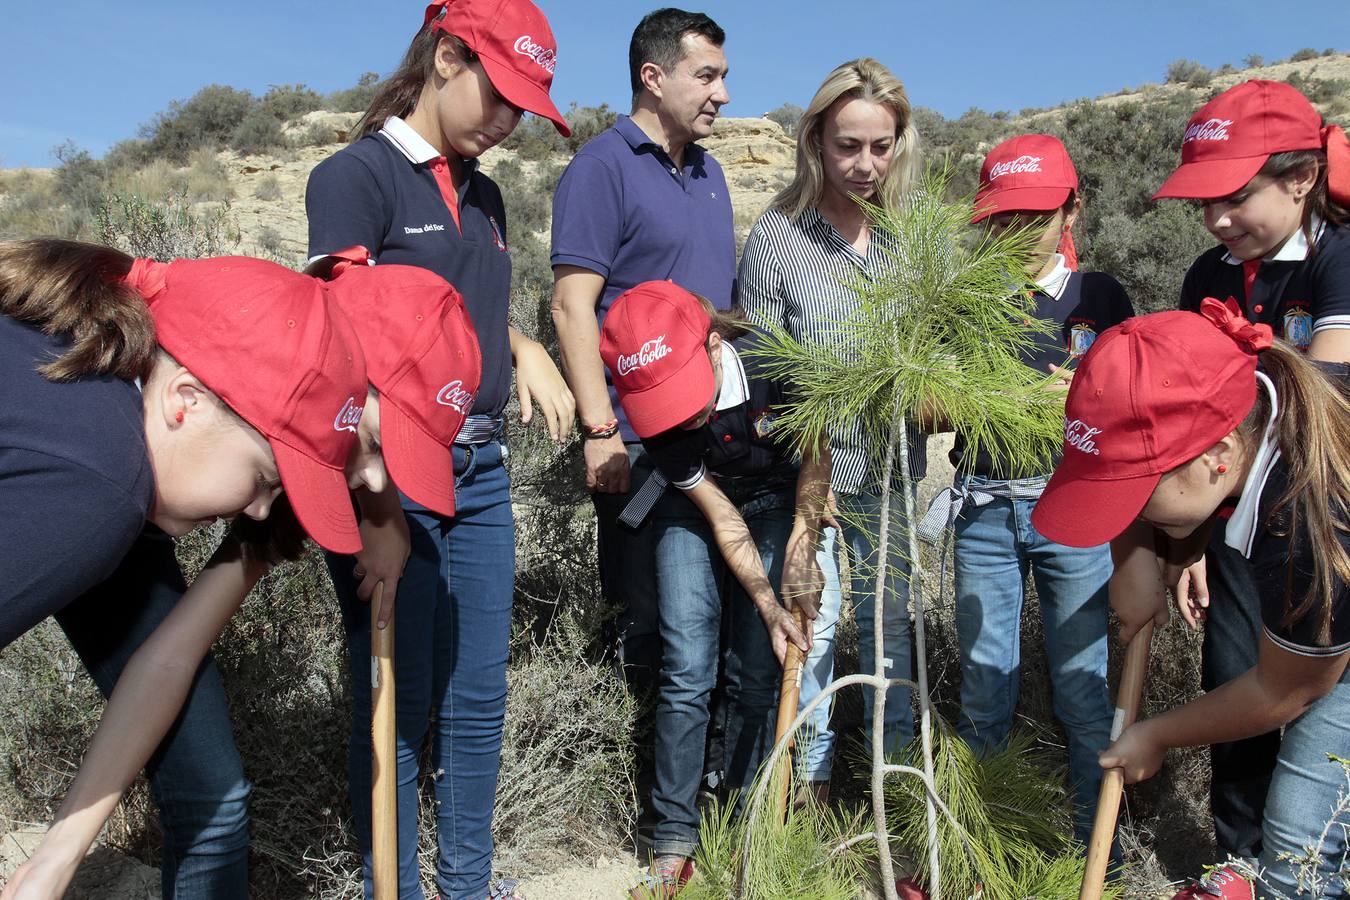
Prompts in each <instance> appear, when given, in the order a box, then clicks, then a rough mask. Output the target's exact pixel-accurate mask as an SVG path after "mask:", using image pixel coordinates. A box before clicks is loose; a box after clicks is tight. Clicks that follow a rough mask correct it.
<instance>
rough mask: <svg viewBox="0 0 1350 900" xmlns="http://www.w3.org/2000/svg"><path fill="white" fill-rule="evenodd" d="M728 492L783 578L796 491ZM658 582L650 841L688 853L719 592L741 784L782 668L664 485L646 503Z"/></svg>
mask: <svg viewBox="0 0 1350 900" xmlns="http://www.w3.org/2000/svg"><path fill="white" fill-rule="evenodd" d="M728 496H729V497H730V498H731V500H732V502H736V503H737V506H738V507H739V508H740V511H741V516H742V518H744V519H745V524H746V525H747V526H748V527H749V529H750V535H751V537H752V538H753V539H754V542H755V546H756V548H757V549H758V551H759V555H760V558H761V559H762V560H763V562H764V569H765V571H766V572H767V573H768V576H769V581H770V583H772V584H773V585H774V586H775V588H776V587H777V586H778V585H779V583H780V582H781V579H782V570H783V551H784V548H785V547H786V545H787V538H788V533H789V532H790V531H791V529H792V515H793V500H794V497H793V492H792V491H791V490H779V491H775V492H772V493H766V494H761V495H759V496H755V497H751V498H750V499H747V500H745V501H744V502H737V501H738V497H737V496H736V494H735V492H734V491H732V490H728ZM651 527H652V529H653V530H654V534H653V538H654V543H655V549H656V591H657V597H658V604H659V620H660V635H661V644H662V658H661V674H660V684H659V689H658V691H657V701H656V723H655V724H656V740H655V745H656V746H655V757H656V758H655V762H656V772H655V782H654V784H653V787H652V809H653V811H654V812H655V814H656V822H655V827H654V830H653V836H652V850H653V852H654V853H656V854H658V855H660V854H679V855H681V856H690V855H692V854H693V851H694V845H695V843H696V841H697V838H698V826H699V814H698V810H697V808H696V805H695V798H696V797H697V794H698V788H699V783H700V781H701V779H702V776H703V750H704V741H705V738H706V736H707V731H708V720H709V712H708V705H709V701H710V698H711V696H712V693H713V689H714V687H715V686H716V682H717V670H718V652H719V640H720V636H721V632H722V609H723V598H725V602H726V603H727V604H728V606H729V616H730V628H729V633H730V639H729V641H728V643H727V647H726V694H725V701H724V702H725V709H724V714H725V722H726V775H727V784H728V786H729V787H730V788H732V789H733V790H741V791H742V792H744V791H745V789H747V788H748V787H749V786H750V784H751V783H752V781H753V780H754V777H755V774H756V772H757V771H758V770H759V766H760V763H761V762H762V761H763V759H764V756H765V754H766V753H767V751H768V749H769V748H770V747H771V746H772V745H773V728H774V720H775V717H776V713H777V701H778V688H779V682H780V681H781V679H782V669H781V667H780V666H779V665H778V660H777V659H776V658H775V657H774V654H773V646H772V645H771V643H770V641H769V634H768V631H767V630H766V629H765V627H764V624H763V622H762V621H761V620H760V618H759V613H758V611H757V610H756V609H755V606H754V604H753V603H752V602H751V601H750V598H749V597H748V596H747V595H746V594H745V591H744V590H743V589H742V588H741V585H740V583H739V582H737V581H736V580H735V578H734V577H733V576H732V575H731V574H730V573H729V571H728V569H727V567H726V565H725V563H724V561H723V559H722V555H721V552H720V551H719V550H718V547H717V543H716V541H715V540H714V538H713V532H712V527H711V526H710V525H709V524H708V522H707V520H705V519H704V517H703V514H702V513H701V512H699V510H698V508H697V507H696V506H694V504H693V503H692V502H690V501H689V499H688V498H686V497H684V496H683V495H682V494H679V493H676V492H675V491H673V490H672V491H668V492H667V494H666V496H665V497H663V498H662V499H661V501H660V502H659V503H658V504H657V506H656V508H655V509H654V510H653V512H652V522H651Z"/></svg>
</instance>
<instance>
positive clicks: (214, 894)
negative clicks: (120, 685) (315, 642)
mask: <svg viewBox="0 0 1350 900" xmlns="http://www.w3.org/2000/svg"><path fill="white" fill-rule="evenodd" d="M186 590H187V586H186V584H184V582H183V575H182V572H181V571H179V568H178V562H177V560H176V559H175V558H174V555H173V541H171V540H170V539H169V538H168V537H167V536H165V535H164V534H163V533H162V532H159V531H157V530H154V529H151V530H149V532H148V533H146V534H143V535H142V536H141V537H140V538H139V539H138V540H137V542H136V543H135V544H134V545H133V546H132V549H131V551H130V552H129V553H128V554H127V555H126V557H125V558H124V559H123V560H122V562H121V564H120V565H119V566H118V568H117V571H115V572H114V573H113V574H112V576H111V577H110V578H109V579H108V580H107V581H105V582H103V583H102V584H100V585H98V587H96V588H94V589H93V590H91V591H89V592H88V593H86V594H85V595H84V596H82V597H80V598H79V599H78V600H76V601H75V602H74V603H71V604H70V605H69V606H67V607H66V608H65V609H63V610H61V611H60V612H58V613H57V614H56V621H57V622H58V623H59V624H60V626H61V628H62V629H63V630H64V631H65V633H66V636H67V637H68V638H69V639H70V643H71V645H72V646H74V648H75V652H76V653H78V654H79V655H80V659H81V660H82V661H83V662H84V665H85V668H87V669H88V670H89V674H90V675H91V676H93V679H94V683H95V684H97V685H98V688H99V690H101V691H102V692H103V694H104V696H107V695H109V694H111V693H112V690H113V687H114V686H115V685H116V684H117V679H118V678H119V677H121V675H122V670H123V669H125V668H126V665H127V662H128V661H129V660H130V659H131V656H132V654H134V653H135V652H136V650H137V649H138V648H139V647H140V646H141V644H143V643H145V640H146V639H147V638H148V637H149V636H150V633H151V632H152V631H154V630H155V628H156V627H157V626H158V625H159V623H160V622H163V621H164V619H165V618H166V617H167V616H168V615H169V613H170V611H172V610H173V608H174V606H175V605H176V604H177V603H178V601H179V599H181V598H182V596H183V593H184V592H185V591H186ZM145 774H146V776H147V777H148V778H149V779H150V791H151V793H152V795H153V796H154V799H155V804H156V805H157V806H158V807H159V822H160V827H161V829H162V830H163V832H164V859H163V861H162V863H161V867H160V881H161V884H160V890H161V893H162V894H163V896H164V897H165V900H169V898H174V900H188V898H192V900H197V898H201V900H233V898H246V897H248V895H249V894H248V795H249V783H248V780H247V779H245V778H244V766H243V763H242V761H241V760H240V758H239V751H238V749H237V748H236V747H235V742H234V730H233V728H232V726H231V724H230V711H229V706H228V705H227V703H226V700H225V688H224V685H223V684H222V683H221V680H220V672H219V670H218V669H217V668H216V664H215V661H214V660H213V659H212V657H211V655H210V654H209V653H208V654H207V655H206V658H205V659H204V660H203V661H202V664H201V665H200V666H199V667H198V668H197V675H196V677H195V679H194V680H193V682H192V688H191V690H190V691H189V692H188V695H187V700H186V701H185V703H184V704H183V709H182V711H181V712H179V714H178V718H177V719H176V720H175V721H174V723H173V726H172V727H171V728H170V729H169V732H168V734H166V735H165V736H164V740H163V741H162V742H161V743H160V745H159V747H158V749H156V750H155V753H154V755H153V756H151V757H150V761H149V763H147V764H146V767H145Z"/></svg>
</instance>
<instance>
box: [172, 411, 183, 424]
mask: <svg viewBox="0 0 1350 900" xmlns="http://www.w3.org/2000/svg"><path fill="white" fill-rule="evenodd" d="M173 420H174V421H175V422H177V423H178V424H179V425H182V424H183V411H182V410H181V409H180V410H179V411H178V412H176V413H174V414H173Z"/></svg>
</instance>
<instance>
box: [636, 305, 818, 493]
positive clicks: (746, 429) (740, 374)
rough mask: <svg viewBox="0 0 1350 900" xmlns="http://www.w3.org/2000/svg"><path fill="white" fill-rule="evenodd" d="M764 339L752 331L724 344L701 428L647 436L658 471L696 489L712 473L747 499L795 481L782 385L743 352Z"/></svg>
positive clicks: (646, 444) (685, 487) (681, 486)
mask: <svg viewBox="0 0 1350 900" xmlns="http://www.w3.org/2000/svg"><path fill="white" fill-rule="evenodd" d="M760 341H761V337H760V336H759V335H758V334H756V333H755V332H751V333H750V334H748V335H746V336H744V337H742V338H739V339H737V340H736V341H723V342H722V344H721V353H722V385H721V388H720V390H719V391H718V394H717V403H716V405H715V407H714V409H713V412H712V414H711V415H710V416H709V418H708V421H707V422H706V423H705V424H704V425H703V426H702V427H701V428H697V429H693V430H684V429H680V428H672V429H670V430H669V431H664V432H662V433H661V434H658V435H654V436H652V437H649V438H644V439H643V441H642V444H643V447H644V448H645V449H646V451H647V455H648V456H650V457H651V459H652V463H653V464H654V465H655V467H656V469H657V470H658V471H659V472H660V473H661V474H662V475H663V476H664V478H665V480H666V481H667V482H668V483H670V484H672V485H674V486H675V487H676V488H679V489H680V490H682V491H691V490H693V489H694V488H696V487H697V486H698V485H699V484H701V483H702V482H703V480H704V479H705V478H707V476H708V473H709V472H712V473H713V475H714V476H715V477H717V479H718V480H719V481H724V482H731V483H735V484H737V485H738V487H739V488H740V489H738V490H737V492H736V493H737V497H738V498H739V500H740V502H744V501H745V500H747V499H749V498H750V497H752V496H758V495H760V494H763V493H767V492H769V491H773V490H778V489H779V488H782V487H785V486H788V485H793V484H795V483H796V479H797V468H798V467H797V464H796V462H795V461H794V459H793V455H792V449H791V447H790V446H789V442H786V441H783V440H781V438H782V434H781V433H780V431H779V429H778V427H777V424H778V408H779V407H780V406H781V405H782V403H783V391H782V388H781V386H780V385H779V383H778V382H776V381H774V380H772V379H769V378H766V377H764V376H762V375H761V374H759V372H758V364H757V363H756V361H755V359H754V357H753V356H744V355H742V354H743V353H744V352H745V351H746V350H751V349H753V348H755V347H757V346H758V345H759V342H760Z"/></svg>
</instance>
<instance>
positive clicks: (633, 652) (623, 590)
mask: <svg viewBox="0 0 1350 900" xmlns="http://www.w3.org/2000/svg"><path fill="white" fill-rule="evenodd" d="M628 460H629V464H630V467H631V471H632V478H631V487H630V488H629V490H628V493H626V494H604V493H593V494H591V503H592V504H593V505H594V506H595V518H596V538H597V545H598V546H597V554H598V557H599V569H600V589H601V591H602V592H603V593H604V596H605V602H606V604H607V605H608V606H609V607H610V608H611V609H613V610H614V611H615V612H616V614H617V618H616V619H615V621H614V625H613V627H614V630H615V634H614V635H613V636H612V638H613V640H612V642H614V643H617V644H618V646H619V661H620V665H621V666H622V668H623V675H624V681H625V682H626V683H627V685H628V689H629V690H630V691H631V692H632V693H633V695H634V696H636V697H637V698H638V701H639V703H640V704H641V707H640V711H639V714H638V719H637V722H636V723H635V731H636V737H637V744H636V751H637V779H636V780H637V785H636V787H637V796H638V804H639V807H640V811H639V814H638V835H639V840H640V841H642V842H644V843H650V841H651V836H652V829H653V828H654V827H655V822H656V819H655V813H654V812H653V811H652V808H651V793H652V778H653V771H654V763H653V759H652V714H653V713H652V701H654V699H655V697H656V684H657V677H658V673H659V672H660V671H661V630H660V622H659V616H658V613H657V602H656V584H655V581H654V580H653V578H652V566H653V559H654V557H655V553H656V548H655V544H654V542H653V539H652V535H653V533H654V531H653V527H652V520H653V518H654V517H655V514H654V513H653V514H652V515H649V516H648V517H647V519H646V521H645V522H643V523H642V525H641V526H640V527H638V528H636V529H634V528H629V527H628V526H627V525H623V524H621V523H620V522H619V515H620V514H621V513H622V512H623V510H624V507H625V506H627V505H628V501H629V500H630V499H631V498H632V496H633V494H635V493H636V492H637V490H638V488H640V487H642V484H643V482H644V481H646V479H647V476H648V475H650V474H651V471H652V463H651V460H650V458H648V456H647V454H646V452H645V451H644V450H643V449H642V445H641V444H629V445H628ZM668 490H672V491H673V490H674V488H669V489H668Z"/></svg>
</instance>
